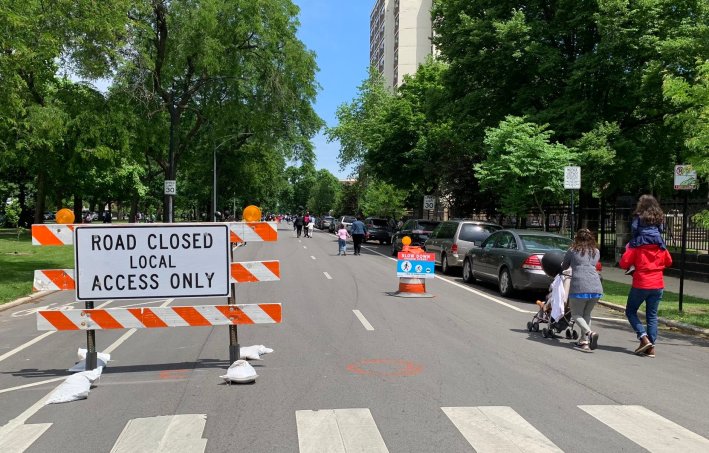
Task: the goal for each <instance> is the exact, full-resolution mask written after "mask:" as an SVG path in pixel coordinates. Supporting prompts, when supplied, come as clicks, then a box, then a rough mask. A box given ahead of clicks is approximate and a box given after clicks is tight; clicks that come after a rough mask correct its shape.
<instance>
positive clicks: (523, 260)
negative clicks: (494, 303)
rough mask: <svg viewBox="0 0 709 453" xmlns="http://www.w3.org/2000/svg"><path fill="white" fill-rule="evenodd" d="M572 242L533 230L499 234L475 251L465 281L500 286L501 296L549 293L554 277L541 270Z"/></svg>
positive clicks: (468, 257)
mask: <svg viewBox="0 0 709 453" xmlns="http://www.w3.org/2000/svg"><path fill="white" fill-rule="evenodd" d="M570 245H571V239H569V238H567V237H564V236H560V235H558V234H553V233H545V232H542V231H534V230H500V231H496V232H495V233H493V234H491V235H490V236H489V237H488V238H487V239H486V240H485V241H484V242H483V243H482V244H481V245H480V247H473V248H472V249H470V250H469V251H468V253H467V254H466V255H465V259H464V261H463V280H464V281H465V282H466V283H472V282H473V281H475V280H485V281H489V282H492V283H497V286H498V289H499V291H500V294H501V295H503V296H509V295H510V294H512V292H514V291H515V290H534V291H537V290H547V289H548V288H549V285H550V284H551V282H552V279H553V277H550V276H548V275H547V274H545V273H544V270H543V269H542V257H543V256H544V254H545V253H547V252H556V253H559V252H565V251H566V250H568V248H569V246H570Z"/></svg>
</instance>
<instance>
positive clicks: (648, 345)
mask: <svg viewBox="0 0 709 453" xmlns="http://www.w3.org/2000/svg"><path fill="white" fill-rule="evenodd" d="M630 266H635V272H634V273H633V284H632V287H631V288H630V293H629V294H628V302H627V304H626V305H625V317H626V318H628V321H629V322H630V325H631V326H632V327H633V329H634V330H635V333H636V334H637V336H638V340H640V346H638V347H637V348H636V349H635V353H636V354H638V355H645V356H647V357H655V342H656V341H657V309H658V307H659V306H660V301H661V300H662V292H663V290H664V288H665V281H664V278H663V274H662V273H663V271H664V270H665V268H666V267H670V266H672V255H670V253H669V252H668V251H667V250H666V249H661V248H660V246H658V245H642V246H640V247H635V248H631V247H626V248H625V253H623V256H622V257H621V258H620V267H621V268H623V269H628V268H630ZM643 302H645V315H646V322H647V331H646V329H645V327H643V323H642V321H641V320H640V318H639V317H638V309H639V308H640V305H642V303H643Z"/></svg>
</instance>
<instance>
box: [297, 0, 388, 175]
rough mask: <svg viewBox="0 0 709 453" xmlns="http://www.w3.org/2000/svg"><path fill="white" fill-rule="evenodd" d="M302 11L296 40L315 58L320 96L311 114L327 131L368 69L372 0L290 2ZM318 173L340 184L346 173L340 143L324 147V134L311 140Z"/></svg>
mask: <svg viewBox="0 0 709 453" xmlns="http://www.w3.org/2000/svg"><path fill="white" fill-rule="evenodd" d="M294 3H295V4H297V5H298V6H299V7H300V23H301V26H300V30H299V31H298V37H299V38H300V39H301V41H303V42H304V43H305V45H306V46H307V47H308V49H310V50H312V51H314V52H315V53H316V54H317V62H318V66H319V67H320V72H319V73H318V75H317V80H318V83H319V84H320V86H321V91H320V93H319V94H318V98H317V102H316V104H315V111H316V112H317V113H318V115H320V117H321V118H322V119H323V120H325V122H326V123H327V125H328V126H334V125H335V124H337V119H336V117H335V112H336V110H337V107H338V106H339V105H340V104H343V103H345V102H350V101H352V99H354V97H355V95H356V93H357V87H358V86H359V85H360V84H361V83H362V81H363V80H364V79H365V78H367V69H368V67H369V13H370V12H371V10H372V5H373V4H374V0H346V1H339V0H294ZM312 141H313V145H314V146H315V153H316V155H317V159H318V160H317V163H316V167H317V168H318V169H320V168H325V169H327V170H329V171H330V172H331V173H332V174H334V175H335V176H337V177H339V178H345V177H347V176H348V175H349V171H348V170H347V169H345V170H344V171H341V170H340V166H339V164H338V163H337V154H338V152H339V144H338V143H327V140H326V138H325V137H324V136H323V134H322V132H321V133H320V134H318V135H316V136H315V137H314V138H313V140H312Z"/></svg>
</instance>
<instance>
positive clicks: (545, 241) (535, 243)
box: [520, 235, 571, 251]
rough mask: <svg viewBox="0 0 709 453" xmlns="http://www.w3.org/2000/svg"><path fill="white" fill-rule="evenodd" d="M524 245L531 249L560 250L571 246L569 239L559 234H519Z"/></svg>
mask: <svg viewBox="0 0 709 453" xmlns="http://www.w3.org/2000/svg"><path fill="white" fill-rule="evenodd" d="M520 238H521V239H522V242H523V243H524V247H525V248H526V249H528V250H533V251H546V250H561V251H566V250H568V248H569V247H570V246H571V239H569V238H565V237H561V236H542V235H538V236H537V235H520Z"/></svg>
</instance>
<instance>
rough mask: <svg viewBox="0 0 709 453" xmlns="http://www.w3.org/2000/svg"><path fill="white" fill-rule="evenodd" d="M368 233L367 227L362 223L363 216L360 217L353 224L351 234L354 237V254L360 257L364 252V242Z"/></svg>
mask: <svg viewBox="0 0 709 453" xmlns="http://www.w3.org/2000/svg"><path fill="white" fill-rule="evenodd" d="M366 233H367V227H366V226H365V225H364V222H362V216H361V215H358V216H357V220H355V221H354V222H352V225H351V226H350V234H351V235H352V243H353V244H354V254H355V255H359V252H360V251H361V250H362V241H364V235H365V234H366Z"/></svg>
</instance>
